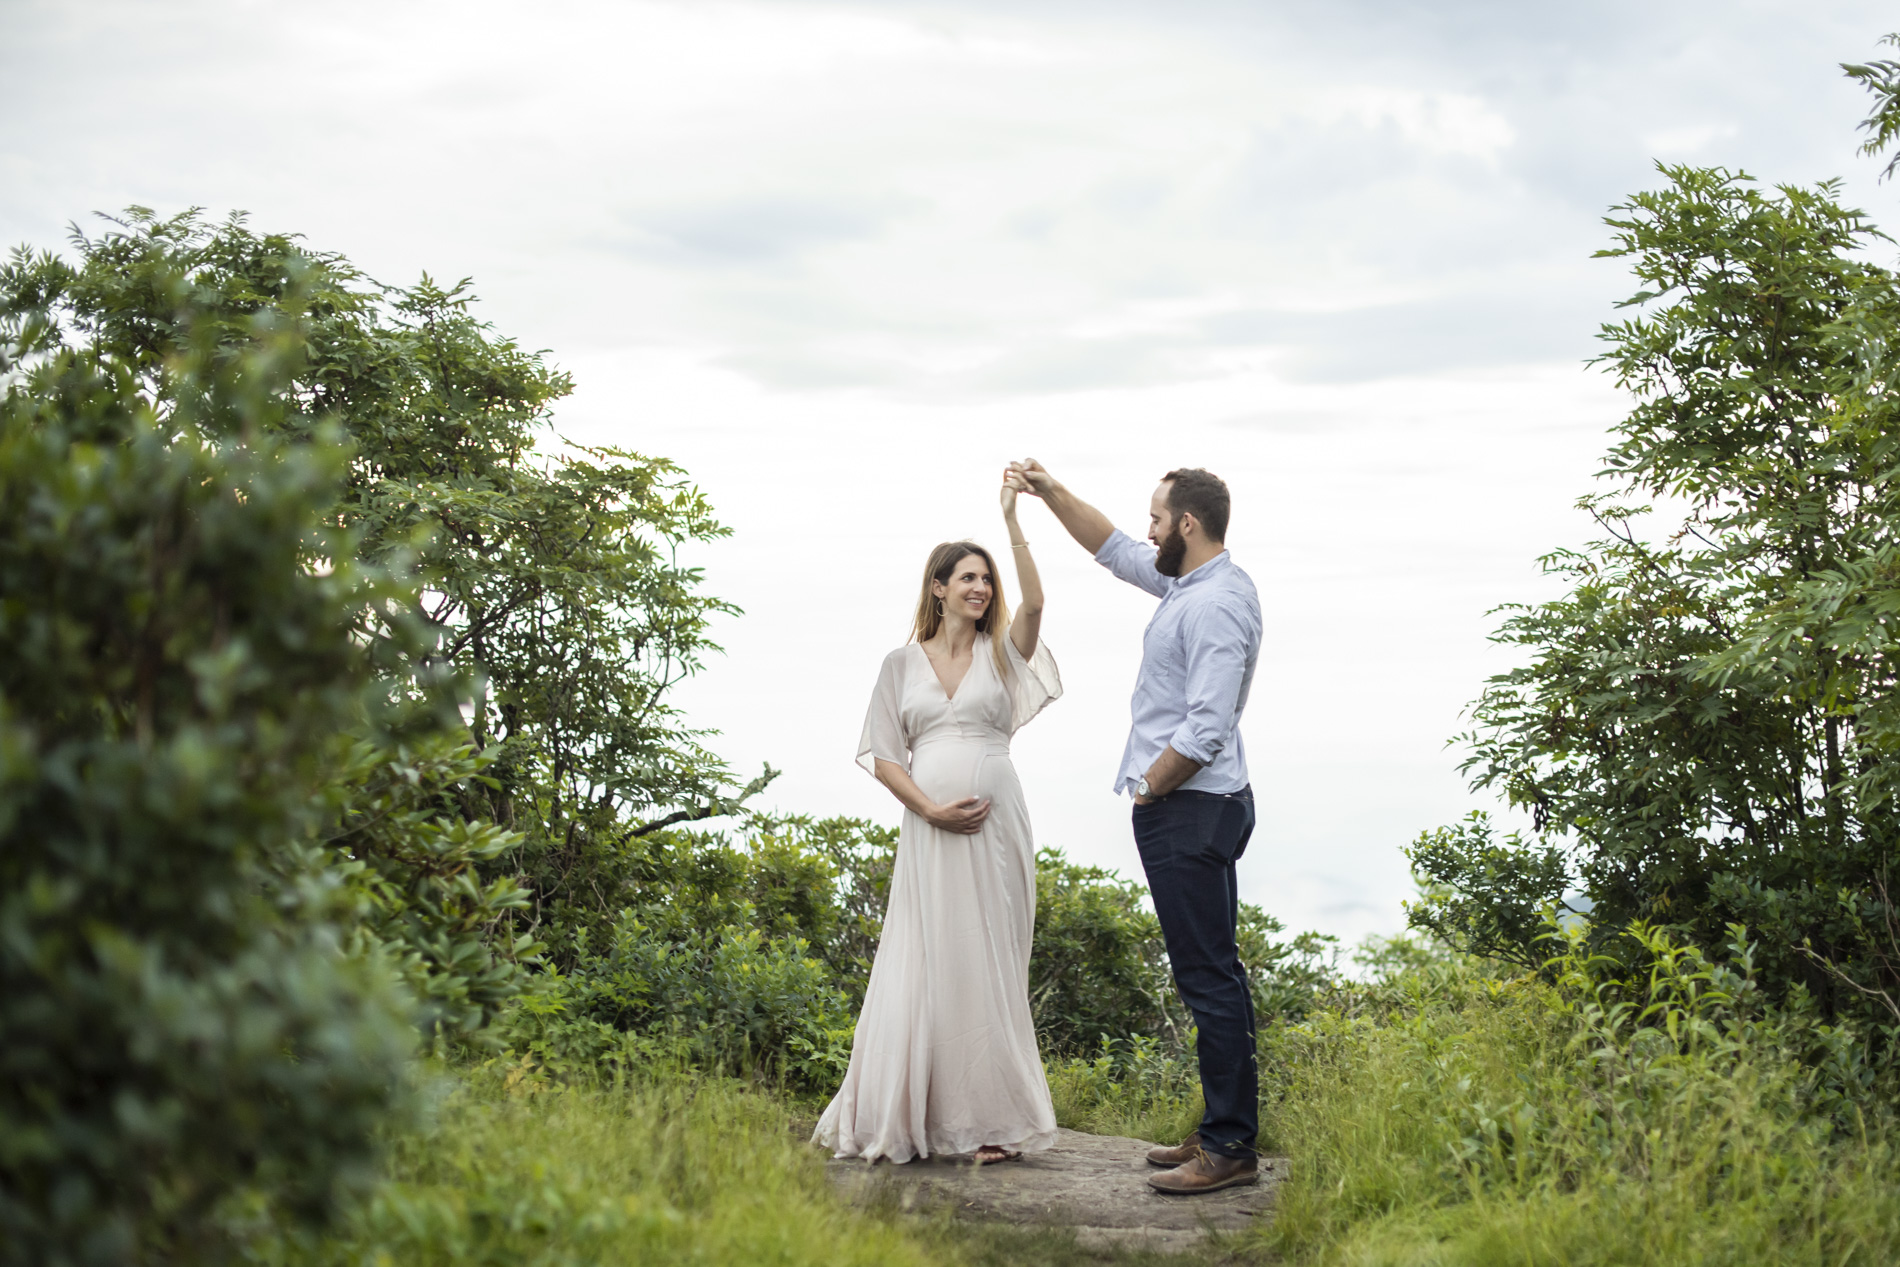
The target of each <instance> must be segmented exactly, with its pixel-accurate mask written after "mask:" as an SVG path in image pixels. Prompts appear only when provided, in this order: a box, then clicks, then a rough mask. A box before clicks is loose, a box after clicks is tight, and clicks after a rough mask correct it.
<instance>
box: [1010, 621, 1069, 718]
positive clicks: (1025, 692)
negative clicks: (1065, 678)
mask: <svg viewBox="0 0 1900 1267" xmlns="http://www.w3.org/2000/svg"><path fill="white" fill-rule="evenodd" d="M1003 646H1004V648H1005V650H1006V653H1007V654H1008V656H1009V733H1010V734H1012V735H1013V734H1015V733H1016V732H1017V731H1019V730H1021V729H1022V728H1023V727H1024V726H1027V725H1028V724H1029V723H1030V721H1031V719H1033V718H1034V717H1035V715H1036V714H1037V713H1040V712H1041V711H1042V710H1043V709H1045V708H1047V707H1048V706H1049V703H1050V701H1052V700H1059V699H1061V698H1062V674H1061V673H1059V672H1057V670H1056V658H1055V657H1054V656H1053V655H1051V654H1049V644H1048V643H1047V642H1045V641H1043V640H1042V639H1040V638H1038V639H1037V640H1036V654H1034V655H1032V656H1030V657H1029V658H1028V659H1027V660H1025V659H1023V653H1022V652H1020V651H1018V650H1017V649H1016V641H1015V639H1013V638H1009V637H1005V638H1004V639H1003Z"/></svg>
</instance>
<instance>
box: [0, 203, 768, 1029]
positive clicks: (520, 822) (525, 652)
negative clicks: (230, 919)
mask: <svg viewBox="0 0 1900 1267" xmlns="http://www.w3.org/2000/svg"><path fill="white" fill-rule="evenodd" d="M72 246H73V251H74V255H75V256H76V259H73V260H70V261H69V260H67V259H65V258H62V257H59V256H56V255H54V254H51V253H46V252H41V253H35V252H31V251H26V250H21V251H17V252H15V254H14V256H13V258H12V260H11V261H10V263H9V264H8V265H7V266H6V267H4V268H0V320H4V321H6V322H8V323H9V326H10V328H11V329H14V330H16V331H18V332H19V336H20V337H19V340H18V341H19V343H20V345H21V346H20V350H19V352H18V354H17V355H18V356H19V357H20V358H22V359H23V360H24V361H25V362H26V363H31V362H33V361H34V360H36V359H41V358H45V357H47V356H51V355H53V354H55V353H56V352H58V351H60V350H62V349H65V350H73V351H77V352H80V353H83V354H84V355H87V356H91V357H94V358H96V359H99V360H101V361H107V362H110V363H112V364H113V365H115V366H118V367H120V368H121V369H122V370H123V371H124V372H125V373H126V374H128V375H129V376H130V377H131V378H132V380H133V381H135V382H136V383H137V384H138V386H139V389H140V390H141V391H142V392H143V393H144V394H145V396H146V397H147V398H148V399H150V400H151V401H152V402H153V407H154V408H155V409H156V410H157V411H158V412H160V413H161V414H166V413H168V412H169V411H170V410H172V409H173V408H175V407H176V406H177V404H178V403H179V402H181V401H184V400H186V399H188V398H189V397H190V396H191V395H192V393H194V392H195V391H196V390H197V385H196V382H195V378H194V373H195V371H193V370H192V369H191V366H193V365H196V364H198V363H200V362H202V363H205V364H208V365H212V366H220V367H228V366H231V365H234V364H236V363H238V362H239V361H241V359H242V358H243V357H244V356H246V355H247V354H248V349H249V348H250V347H251V346H252V343H253V342H254V340H255V337H256V333H257V331H258V330H259V329H260V328H264V327H269V328H274V329H280V330H284V331H294V332H295V333H296V335H297V336H298V337H296V338H295V339H294V340H291V341H290V342H288V343H287V344H286V346H285V348H284V351H283V354H282V356H281V357H280V359H279V364H278V371H277V376H276V378H275V379H274V380H273V384H272V391H271V393H270V399H271V408H270V409H269V410H268V411H267V412H266V413H265V414H263V415H260V416H259V417H258V418H257V419H255V420H252V421H251V422H250V423H249V424H248V425H249V426H250V428H251V430H252V431H253V432H257V433H260V434H268V435H273V436H281V437H286V438H295V439H306V438H309V437H312V436H314V435H316V434H317V433H318V432H319V431H321V430H324V429H328V430H330V431H334V432H337V433H338V434H339V435H340V438H341V439H342V441H343V442H344V443H345V444H346V445H347V447H348V454H349V462H348V466H347V469H346V471H345V474H344V478H343V480H342V483H341V485H340V487H339V488H338V490H337V495H336V497H335V498H334V500H333V502H332V504H331V505H330V506H329V507H327V508H325V510H324V517H325V518H326V519H328V520H330V521H331V522H333V523H334V524H335V525H337V526H338V527H341V528H343V529H345V530H346V531H347V532H348V533H349V534H350V540H351V542H352V548H351V553H352V554H353V555H354V557H356V558H357V559H359V560H360V561H361V562H362V563H364V564H365V565H368V566H371V567H377V568H386V569H391V570H394V571H397V572H401V573H405V574H408V575H412V576H414V577H415V578H416V580H417V581H418V582H419V583H420V585H421V592H420V600H419V601H410V602H407V603H402V604H395V605H379V606H372V607H366V608H365V609H364V611H363V616H364V622H363V634H364V636H365V637H367V638H368V639H370V641H371V642H372V644H373V648H374V650H375V651H377V652H378V653H379V654H378V659H379V662H380V664H381V667H382V669H383V672H384V675H385V689H386V690H387V691H388V693H389V694H390V695H391V696H392V697H393V698H395V699H398V700H407V701H410V702H421V701H425V700H427V699H428V698H429V697H430V696H431V695H432V694H434V695H439V694H440V693H441V691H442V690H443V689H444V687H445V686H453V687H454V688H455V689H456V690H457V691H458V693H459V694H460V695H461V704H462V708H461V713H462V716H461V718H460V719H459V720H454V719H453V718H452V716H451V721H452V725H453V727H454V728H455V729H457V730H459V731H460V732H461V738H460V743H459V745H451V746H450V747H447V748H445V747H444V746H443V745H442V744H441V742H440V741H439V739H438V736H439V735H440V733H441V721H442V715H441V710H440V708H439V707H437V708H434V709H420V710H419V711H418V715H417V716H416V717H414V718H413V719H412V720H411V721H410V722H409V723H408V725H407V728H406V730H404V731H401V732H399V733H400V735H401V737H402V738H403V739H404V740H405V741H406V746H405V743H397V744H396V745H394V746H379V747H376V748H374V749H363V750H359V751H358V752H357V753H356V754H355V756H354V757H353V758H352V769H351V771H350V773H349V774H348V775H347V776H346V777H345V778H344V779H343V780H342V781H341V782H342V785H343V787H344V789H345V790H354V791H355V792H357V793H360V796H361V798H362V799H361V800H360V801H358V800H352V799H351V798H350V797H348V796H344V797H340V798H333V800H332V809H333V819H334V826H333V828H332V830H331V831H330V832H329V833H328V835H329V839H330V841H331V843H332V844H333V845H334V846H335V847H336V848H337V850H338V851H339V852H340V853H341V854H342V855H344V856H346V857H348V858H351V859H354V860H357V861H361V862H364V863H365V864H366V865H367V866H368V867H369V869H370V871H371V872H372V873H373V877H374V879H373V883H372V884H371V886H370V888H371V893H370V897H371V899H372V905H373V906H375V907H376V908H377V909H378V910H380V911H381V912H382V915H381V916H380V917H379V919H378V927H379V928H380V929H381V931H382V932H383V934H384V935H391V936H396V937H398V938H399V939H403V940H404V946H405V953H406V954H407V955H408V956H409V958H410V961H411V967H412V971H411V972H410V974H409V975H410V976H411V978H412V980H415V981H416V982H417V984H418V985H419V986H420V987H421V988H422V990H423V992H424V994H425V995H426V996H427V997H428V998H429V999H430V1000H431V1001H432V1003H433V1005H434V1006H433V1007H432V1009H431V1016H432V1017H433V1018H434V1020H435V1022H436V1023H438V1024H443V1025H446V1026H447V1027H448V1029H449V1031H450V1032H452V1033H458V1034H462V1035H468V1034H472V1033H474V1032H476V1031H478V1030H479V1029H480V1027H481V1026H482V1025H483V1024H485V1023H486V1021H487V1020H488V1019H489V1018H490V1017H491V1016H492V1015H493V1012H494V1008H495V1006H496V1005H497V1004H498V1003H499V1002H500V1001H501V1000H502V999H504V998H505V997H506V996H507V995H508V994H509V993H510V992H511V991H510V987H509V982H510V980H511V978H512V977H513V976H514V967H515V965H516V964H517V963H518V962H519V961H520V959H521V958H522V957H523V956H524V955H529V954H531V953H532V950H533V946H534V939H535V936H536V935H537V933H538V932H539V930H541V929H543V928H544V927H546V926H550V925H552V926H555V927H560V926H563V925H565V924H566V923H567V922H568V921H569V920H571V919H573V918H577V917H578V918H583V919H606V918H610V917H611V916H612V914H613V912H614V910H615V909H617V902H616V899H615V898H613V897H612V896H611V895H610V894H609V893H608V890H607V887H606V886H605V885H603V883H602V881H601V875H600V873H601V872H602V870H603V869H604V870H607V871H611V870H612V869H613V868H614V866H615V865H616V864H615V862H614V855H615V854H616V852H617V850H618V849H619V848H620V847H621V846H622V845H623V844H624V843H625V842H626V841H627V840H628V839H630V838H632V837H633V836H634V835H635V834H637V833H639V832H641V831H643V830H651V829H652V826H653V824H654V823H655V822H661V823H663V822H672V821H682V820H686V819H693V818H700V817H705V816H709V815H712V814H716V813H722V812H726V811H729V810H730V809H732V808H733V807H734V806H735V805H736V804H737V802H738V801H739V800H741V799H743V796H744V793H743V792H742V793H740V794H739V795H738V796H736V797H735V796H734V795H732V794H731V792H730V790H729V788H728V786H727V783H728V771H727V770H726V768H725V766H724V765H723V764H722V763H721V762H720V761H719V760H718V759H717V758H716V757H715V756H713V755H712V754H711V753H710V752H708V751H707V750H706V749H705V748H704V747H703V746H702V745H701V744H700V742H699V738H700V736H698V735H697V734H696V732H694V731H692V730H691V729H690V728H688V727H687V726H685V725H684V723H683V722H682V721H681V719H680V718H679V716H678V715H677V713H676V712H675V710H674V709H673V708H672V707H671V706H670V705H669V704H668V702H667V700H666V692H667V691H668V689H669V688H670V687H672V686H673V685H674V684H675V683H677V682H678V680H679V679H680V677H681V676H682V675H684V674H686V673H689V672H692V671H693V670H695V669H696V668H697V667H698V666H699V663H700V657H701V655H702V654H703V653H704V652H705V651H706V650H707V649H708V648H709V646H710V644H709V643H708V641H707V638H706V623H707V620H708V619H709V618H710V617H711V616H712V615H713V614H714V613H716V612H720V611H725V610H730V609H729V608H728V607H727V605H726V604H723V603H721V602H720V601H718V600H717V599H714V598H710V597H708V596H707V595H705V594H703V593H701V592H700V590H699V589H698V581H699V577H698V573H697V572H696V571H694V570H692V569H689V568H684V567H681V566H679V565H678V564H677V563H676V562H675V560H674V550H675V548H676V547H677V546H678V545H679V544H680V543H682V542H684V541H688V540H705V539H708V538H713V537H717V536H719V535H722V534H723V532H724V529H723V528H721V527H720V526H719V525H718V524H717V523H716V522H715V521H714V520H713V518H712V515H711V511H710V509H709V507H708V506H707V504H706V502H705V500H704V499H703V498H702V497H701V496H700V495H699V493H698V492H697V491H696V490H694V489H692V488H691V487H690V486H688V485H687V484H686V483H685V482H684V480H683V478H682V477H681V474H680V472H679V471H678V469H677V468H676V467H674V466H673V465H672V464H671V463H669V462H666V461H664V460H662V459H653V458H644V457H640V456H639V455H636V454H632V453H626V452H622V451H619V450H613V449H592V448H581V447H576V446H571V445H567V444H565V443H563V442H561V441H560V440H559V438H558V437H556V436H555V435H554V434H553V433H552V431H551V430H550V428H549V425H548V424H549V408H550V406H551V404H552V402H554V401H556V400H558V399H559V398H560V397H562V396H563V395H565V394H566V393H567V392H568V391H569V390H570V388H571V383H570V381H569V380H568V378H567V376H566V375H564V374H562V373H560V372H559V371H558V370H556V369H554V368H552V367H550V366H549V365H548V364H546V362H545V361H544V359H543V358H542V357H541V356H540V355H539V354H537V353H531V352H528V351H525V350H524V349H522V348H521V347H520V346H519V345H517V344H516V343H515V342H514V341H512V340H509V339H506V338H502V337H499V336H497V335H495V334H494V333H493V332H492V331H491V330H490V329H489V328H488V327H487V326H486V325H484V324H482V323H481V322H480V321H478V320H477V319H476V318H475V317H474V315H473V313H472V303H473V301H472V298H471V296H470V295H469V294H468V291H467V288H466V285H458V286H454V287H449V288H446V289H444V288H442V287H440V286H437V285H436V284H435V283H434V282H432V281H430V280H429V279H428V278H427V277H426V276H425V277H424V278H423V279H422V281H421V282H420V283H418V284H417V285H416V286H414V287H410V288H406V289H405V288H387V287H382V286H378V285H375V284H373V283H371V282H369V281H368V280H367V279H366V278H364V277H363V276H362V275H361V274H360V273H359V272H357V271H356V270H355V269H354V268H353V267H352V266H351V265H350V264H349V262H348V261H347V260H345V259H344V258H343V257H342V256H340V255H336V254H333V253H327V252H322V251H317V250H313V249H309V248H307V247H305V246H303V245H302V244H301V243H300V242H299V241H298V240H297V239H295V238H294V237H292V236H288V235H282V234H258V233H254V232H252V231H251V230H250V229H249V228H248V227H247V226H246V225H245V223H244V222H243V220H242V219H241V218H239V217H233V218H231V219H230V220H228V221H226V222H224V223H222V224H215V225H214V224H207V223H206V222H205V221H204V220H203V219H202V217H200V216H199V215H197V214H196V213H186V214H183V215H179V216H174V217H171V218H169V219H164V218H160V217H158V216H156V215H154V214H153V213H151V212H149V211H146V210H144V209H140V208H134V209H132V210H131V211H129V212H128V213H127V214H126V217H125V219H124V220H123V221H121V222H118V223H117V224H115V225H114V227H112V228H111V229H110V230H109V231H108V232H105V233H103V234H102V235H100V236H98V237H87V236H83V235H80V234H77V233H75V235H74V238H73V242H72ZM188 340H195V351H194V355H195V356H196V358H197V359H196V360H190V359H181V353H182V352H184V351H185V350H186V348H187V342H188ZM224 438H227V439H236V438H239V437H238V436H237V435H235V434H233V435H230V436H226V437H224ZM245 438H248V434H247V436H246V437H245ZM417 623H420V624H421V625H422V627H423V631H424V634H425V635H426V636H425V637H424V638H423V639H422V641H421V642H420V643H419V644H418V643H417V642H416V641H415V639H414V630H413V628H412V626H414V625H415V624H417ZM384 644H390V645H387V646H386V645H384ZM437 702H438V704H439V700H438V701H437ZM458 746H459V747H463V748H465V749H466V751H462V752H459V753H458V752H457V751H455V748H456V747H458ZM378 762H381V763H382V765H383V767H384V768H383V769H381V770H378V769H376V768H375V766H376V765H377V763H378ZM418 762H419V763H420V764H418ZM471 763H472V764H471ZM477 767H479V769H478V768H477ZM419 773H420V774H423V775H426V776H427V777H426V779H425V780H424V781H423V782H421V783H418V782H417V776H418V774H419ZM769 773H770V772H769V771H768V773H767V776H765V778H762V779H760V780H756V781H755V782H754V784H753V786H752V789H751V790H756V789H757V788H758V787H760V786H763V784H764V782H765V781H766V779H767V778H769ZM392 797H394V798H395V799H394V800H393V801H392V800H391V798H392ZM397 802H400V804H398V803H397ZM392 832H393V834H392ZM418 833H420V834H418ZM445 886H446V887H445ZM458 886H466V891H459V892H458V895H457V896H455V897H453V898H450V897H449V896H448V889H454V888H457V887H458ZM444 901H450V902H451V903H452V904H453V905H455V906H456V908H457V909H456V911H455V912H454V913H453V914H451V915H447V917H446V919H443V918H438V916H440V915H443V914H444V912H443V911H442V910H441V903H442V902H444ZM409 902H414V903H416V904H418V905H419V908H420V909H419V910H418V911H417V912H416V913H414V914H404V913H403V912H401V911H398V910H396V909H395V906H396V905H399V904H403V903H409ZM555 940H557V941H558V940H559V936H558V935H557V936H556V938H555ZM430 974H434V975H436V976H439V977H441V978H442V979H441V980H439V981H435V982H427V981H424V980H422V978H424V977H427V976H429V975H430Z"/></svg>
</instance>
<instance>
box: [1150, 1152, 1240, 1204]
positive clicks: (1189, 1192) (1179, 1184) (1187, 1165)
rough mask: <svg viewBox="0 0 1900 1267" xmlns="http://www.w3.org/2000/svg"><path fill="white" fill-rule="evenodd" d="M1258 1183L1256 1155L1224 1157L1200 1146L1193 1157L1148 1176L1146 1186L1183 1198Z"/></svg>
mask: <svg viewBox="0 0 1900 1267" xmlns="http://www.w3.org/2000/svg"><path fill="white" fill-rule="evenodd" d="M1258 1182H1260V1163H1259V1161H1258V1160H1256V1159H1255V1158H1252V1157H1223V1156H1221V1155H1220V1154H1219V1153H1210V1152H1208V1151H1207V1150H1206V1149H1202V1148H1196V1149H1195V1150H1194V1157H1193V1160H1191V1161H1187V1162H1184V1163H1182V1164H1181V1165H1179V1166H1176V1167H1175V1168H1174V1169H1173V1170H1164V1171H1162V1172H1161V1173H1160V1174H1158V1175H1149V1176H1148V1186H1149V1187H1151V1188H1153V1189H1154V1190H1155V1191H1156V1192H1166V1193H1170V1194H1173V1195H1176V1196H1184V1197H1186V1196H1195V1195H1198V1194H1199V1193H1203V1192H1219V1191H1220V1190H1221V1189H1222V1188H1238V1187H1240V1186H1241V1185H1242V1184H1248V1183H1258Z"/></svg>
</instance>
